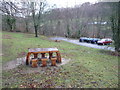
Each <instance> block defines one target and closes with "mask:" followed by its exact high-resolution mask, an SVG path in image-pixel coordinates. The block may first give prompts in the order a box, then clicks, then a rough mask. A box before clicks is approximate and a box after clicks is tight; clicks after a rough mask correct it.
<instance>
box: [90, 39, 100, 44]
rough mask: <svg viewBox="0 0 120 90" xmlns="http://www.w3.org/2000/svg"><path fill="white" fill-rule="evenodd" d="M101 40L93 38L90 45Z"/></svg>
mask: <svg viewBox="0 0 120 90" xmlns="http://www.w3.org/2000/svg"><path fill="white" fill-rule="evenodd" d="M100 40H101V39H100V38H93V39H92V40H91V43H92V44H95V43H97V41H100Z"/></svg>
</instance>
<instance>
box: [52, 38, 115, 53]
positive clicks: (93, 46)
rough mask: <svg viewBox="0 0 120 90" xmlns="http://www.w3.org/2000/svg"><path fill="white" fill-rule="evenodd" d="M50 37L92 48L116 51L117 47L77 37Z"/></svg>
mask: <svg viewBox="0 0 120 90" xmlns="http://www.w3.org/2000/svg"><path fill="white" fill-rule="evenodd" d="M50 39H51V40H63V41H66V42H70V43H74V44H77V45H81V46H86V47H91V48H97V49H104V50H110V51H115V48H113V47H108V46H104V45H97V44H91V43H85V42H79V40H75V39H68V38H64V37H52V38H50Z"/></svg>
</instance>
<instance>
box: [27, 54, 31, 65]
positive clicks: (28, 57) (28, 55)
mask: <svg viewBox="0 0 120 90" xmlns="http://www.w3.org/2000/svg"><path fill="white" fill-rule="evenodd" d="M30 54H31V53H28V54H27V57H26V65H29V59H30Z"/></svg>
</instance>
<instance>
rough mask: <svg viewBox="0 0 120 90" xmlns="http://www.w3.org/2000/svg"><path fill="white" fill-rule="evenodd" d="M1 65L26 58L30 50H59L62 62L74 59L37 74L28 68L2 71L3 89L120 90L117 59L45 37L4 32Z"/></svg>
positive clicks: (101, 52)
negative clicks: (73, 89) (76, 89)
mask: <svg viewBox="0 0 120 90" xmlns="http://www.w3.org/2000/svg"><path fill="white" fill-rule="evenodd" d="M2 34H3V37H2V45H3V47H2V49H3V52H2V53H3V56H2V61H3V64H5V63H6V62H8V61H11V60H14V59H16V58H17V57H24V56H26V54H27V52H28V48H48V47H57V48H58V49H59V50H60V52H61V55H62V58H66V59H71V60H70V62H69V63H67V64H65V65H63V66H58V67H45V68H40V69H39V70H38V71H35V72H34V73H25V72H27V71H29V70H33V71H34V70H36V68H31V67H29V66H26V65H21V66H19V67H18V68H15V69H12V70H9V71H3V73H2V74H3V76H2V79H3V81H2V82H3V87H9V88H15V87H18V88H21V87H24V88H25V87H26V88H29V87H30V88H32V87H37V88H44V87H46V88H59V87H62V88H118V58H119V57H117V56H112V55H109V54H107V53H103V52H104V50H99V49H93V48H89V47H84V46H79V45H75V44H71V43H68V42H65V41H61V42H54V41H52V40H49V39H48V38H47V37H45V36H40V37H38V38H35V37H34V35H33V34H25V33H10V32H3V33H2Z"/></svg>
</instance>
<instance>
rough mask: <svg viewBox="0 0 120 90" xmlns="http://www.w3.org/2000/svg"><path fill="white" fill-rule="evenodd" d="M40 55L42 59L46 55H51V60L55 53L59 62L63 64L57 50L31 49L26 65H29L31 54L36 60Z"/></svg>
mask: <svg viewBox="0 0 120 90" xmlns="http://www.w3.org/2000/svg"><path fill="white" fill-rule="evenodd" d="M39 53H40V54H41V58H44V57H45V54H46V53H49V59H50V58H51V57H52V55H53V53H56V58H57V61H58V62H59V63H61V55H60V52H59V50H58V49H57V48H30V49H29V52H28V53H27V57H26V65H29V61H30V55H31V54H33V55H34V58H37V56H38V54H39Z"/></svg>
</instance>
